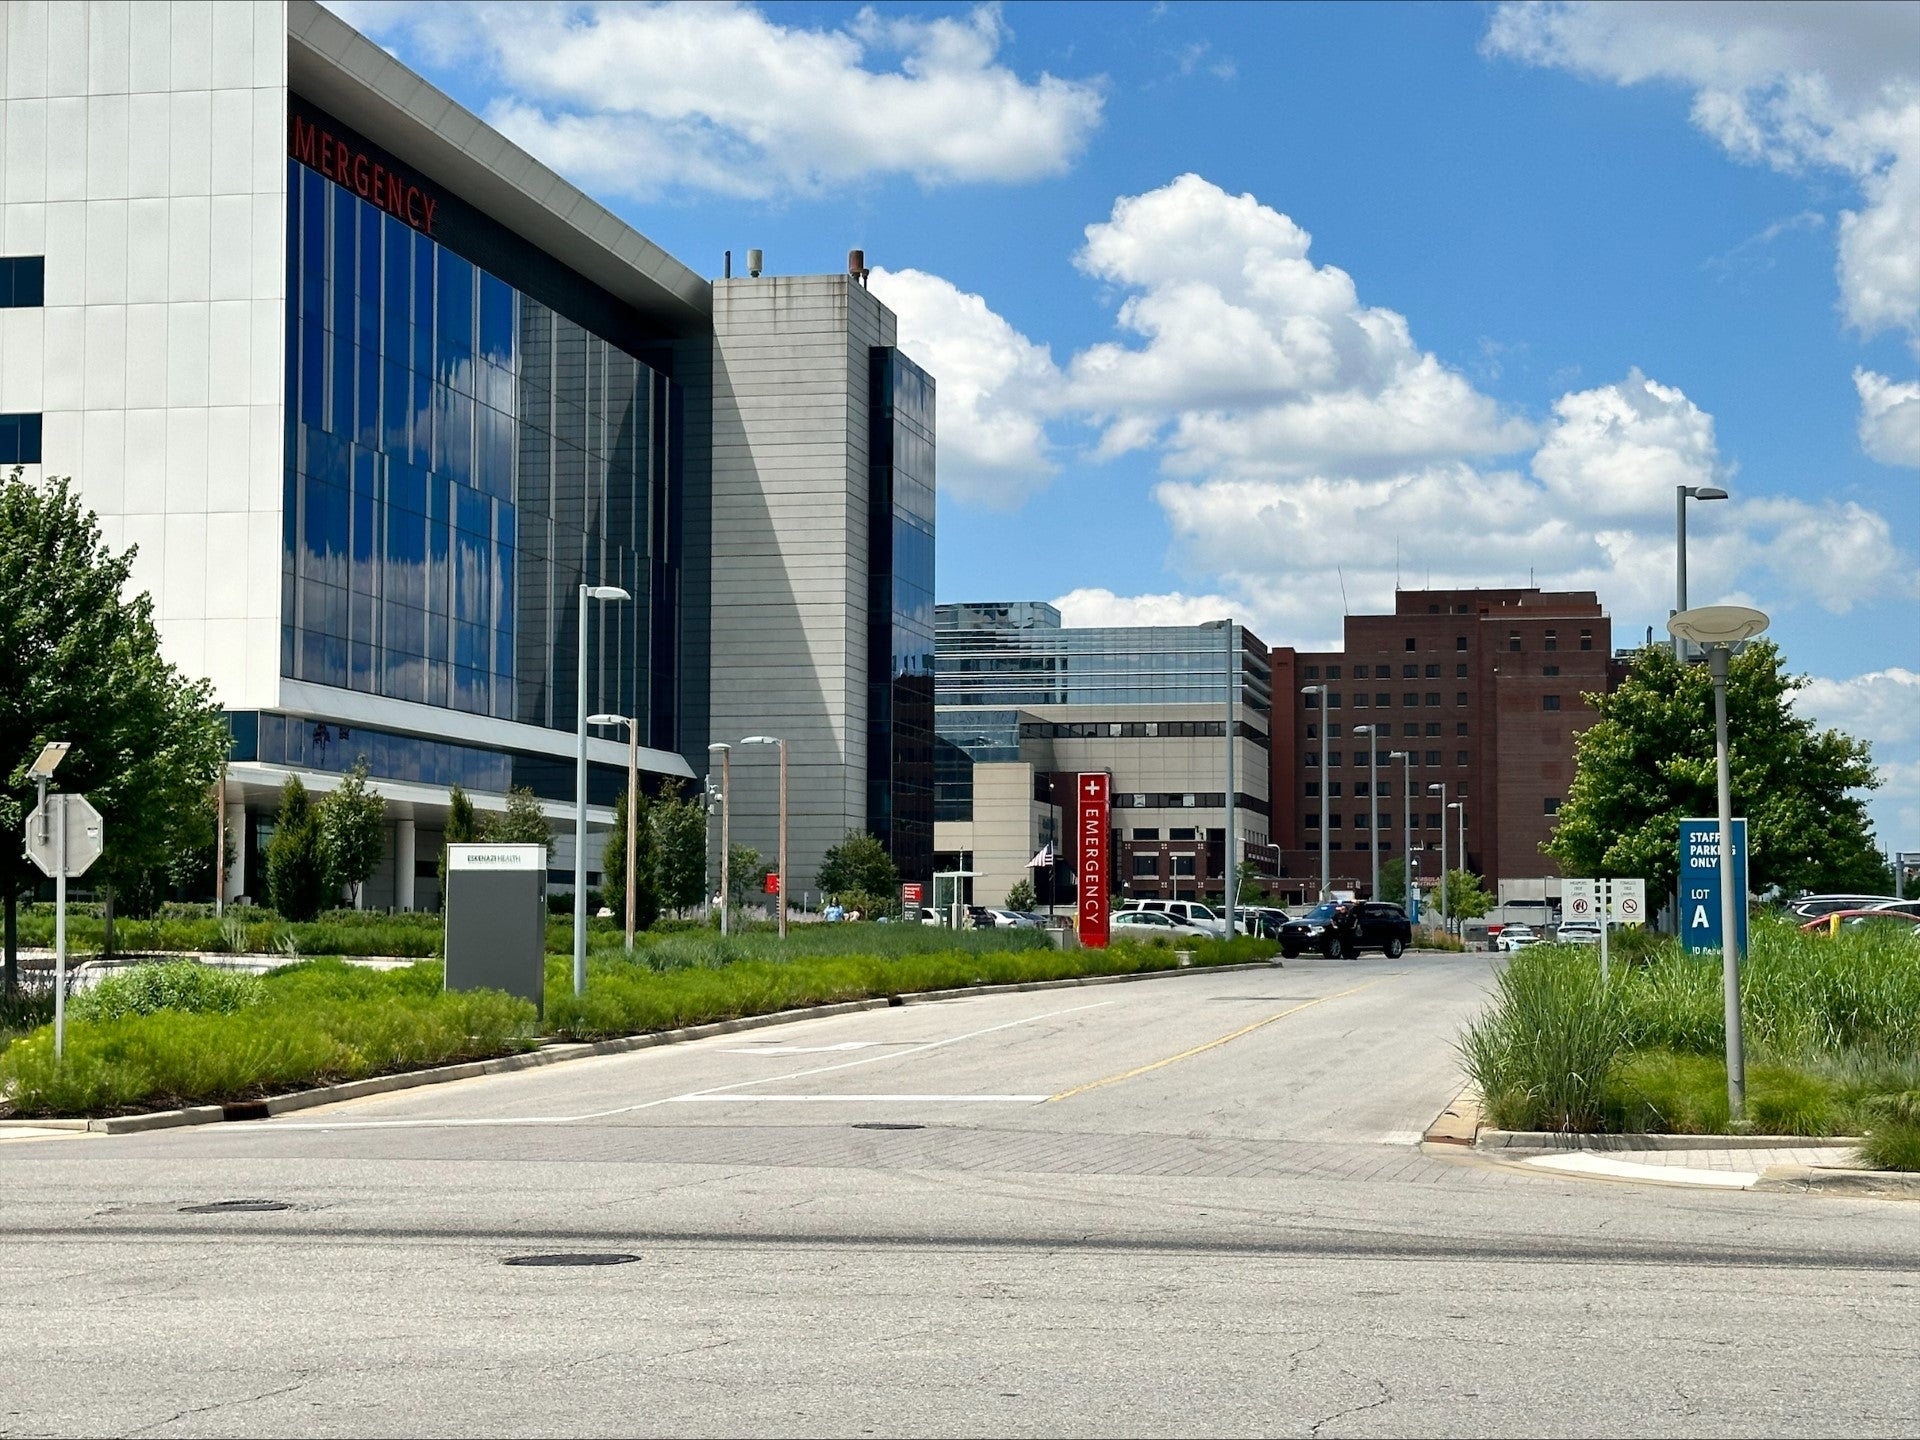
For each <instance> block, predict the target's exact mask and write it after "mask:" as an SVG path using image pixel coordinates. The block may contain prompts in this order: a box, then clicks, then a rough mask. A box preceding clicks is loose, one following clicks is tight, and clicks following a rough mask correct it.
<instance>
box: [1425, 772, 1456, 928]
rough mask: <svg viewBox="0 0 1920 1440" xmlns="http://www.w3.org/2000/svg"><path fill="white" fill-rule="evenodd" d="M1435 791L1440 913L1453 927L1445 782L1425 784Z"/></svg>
mask: <svg viewBox="0 0 1920 1440" xmlns="http://www.w3.org/2000/svg"><path fill="white" fill-rule="evenodd" d="M1435 791H1438V792H1439V795H1440V913H1441V914H1442V915H1443V916H1445V917H1446V922H1447V927H1448V928H1449V929H1451V928H1452V927H1453V911H1452V910H1451V909H1449V908H1448V906H1447V782H1446V781H1444V780H1436V781H1435V782H1434V783H1433V784H1431V785H1429V786H1427V793H1428V794H1429V795H1431V794H1433V793H1434V792H1435Z"/></svg>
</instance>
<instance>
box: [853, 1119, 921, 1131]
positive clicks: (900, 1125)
mask: <svg viewBox="0 0 1920 1440" xmlns="http://www.w3.org/2000/svg"><path fill="white" fill-rule="evenodd" d="M853 1128H854V1129H856V1130H924V1129H926V1128H927V1127H926V1126H924V1125H916V1124H914V1123H913V1122H912V1121H909V1120H856V1121H854V1122H853Z"/></svg>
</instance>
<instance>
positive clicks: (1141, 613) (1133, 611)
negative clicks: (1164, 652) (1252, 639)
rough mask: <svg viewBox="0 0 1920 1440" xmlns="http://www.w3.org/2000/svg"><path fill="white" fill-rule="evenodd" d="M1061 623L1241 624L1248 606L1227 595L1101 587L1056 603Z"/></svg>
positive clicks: (1071, 593)
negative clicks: (1151, 592)
mask: <svg viewBox="0 0 1920 1440" xmlns="http://www.w3.org/2000/svg"><path fill="white" fill-rule="evenodd" d="M1052 603H1053V606H1054V608H1055V609H1057V610H1058V611H1059V612H1060V623H1061V624H1063V625H1069V626H1081V625H1201V624H1204V623H1206V622H1207V621H1209V620H1228V619H1233V620H1240V619H1244V618H1245V616H1246V611H1247V607H1246V605H1245V604H1244V603H1242V602H1238V601H1234V600H1229V599H1227V598H1226V597H1225V596H1223V595H1184V594H1182V593H1180V592H1179V591H1177V590H1176V591H1171V592H1169V593H1167V594H1164V595H1116V594H1114V592H1113V591H1111V590H1105V589H1100V588H1098V587H1090V588H1082V589H1079V590H1069V591H1068V592H1067V593H1066V594H1065V595H1062V596H1060V597H1058V598H1057V599H1055V600H1054V601H1053V602H1052Z"/></svg>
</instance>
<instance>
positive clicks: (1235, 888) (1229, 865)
mask: <svg viewBox="0 0 1920 1440" xmlns="http://www.w3.org/2000/svg"><path fill="white" fill-rule="evenodd" d="M1226 630H1227V654H1226V683H1225V686H1224V688H1225V690H1226V693H1227V797H1226V798H1227V828H1226V829H1224V830H1222V831H1221V832H1220V833H1221V835H1222V836H1223V837H1224V839H1225V856H1224V866H1225V868H1224V870H1223V873H1222V876H1221V881H1220V895H1221V898H1222V899H1224V900H1225V901H1226V902H1227V905H1226V910H1227V934H1226V938H1227V939H1229V940H1231V939H1232V938H1233V933H1234V932H1233V912H1234V911H1235V909H1236V908H1238V906H1237V902H1238V901H1239V899H1240V876H1239V874H1238V873H1237V867H1236V866H1235V865H1234V862H1233V852H1234V844H1233V741H1234V735H1233V730H1234V724H1233V699H1234V695H1233V662H1234V661H1235V659H1237V658H1238V654H1237V650H1238V647H1237V646H1236V645H1235V644H1234V641H1235V639H1236V638H1237V637H1236V634H1235V630H1234V624H1233V621H1232V620H1231V619H1229V620H1228V621H1227V625H1226Z"/></svg>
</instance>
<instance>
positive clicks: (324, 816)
mask: <svg viewBox="0 0 1920 1440" xmlns="http://www.w3.org/2000/svg"><path fill="white" fill-rule="evenodd" d="M314 808H315V809H316V810H317V811H318V812H319V820H320V862H321V864H322V865H323V866H324V867H325V868H326V876H327V888H328V889H329V890H330V891H335V892H337V891H338V890H339V888H340V887H341V886H343V885H350V886H352V887H353V903H354V908H355V909H358V908H359V906H360V902H361V897H362V893H363V892H362V887H363V886H364V885H365V884H366V883H367V881H368V880H369V879H371V878H372V876H373V872H374V871H375V870H378V869H379V868H380V861H381V859H382V858H383V857H384V856H385V855H386V853H387V802H386V800H385V799H384V798H383V797H382V796H381V794H380V792H379V791H377V790H369V789H368V788H367V757H366V756H364V755H362V756H361V757H360V758H359V759H358V760H356V761H355V762H354V765H353V768H352V769H351V770H349V771H348V772H347V774H346V778H345V779H343V780H342V781H341V782H340V783H339V785H337V786H336V787H334V790H333V793H332V794H330V795H327V796H325V797H323V798H322V799H321V801H320V803H319V804H318V805H316V806H315V807H314Z"/></svg>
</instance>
